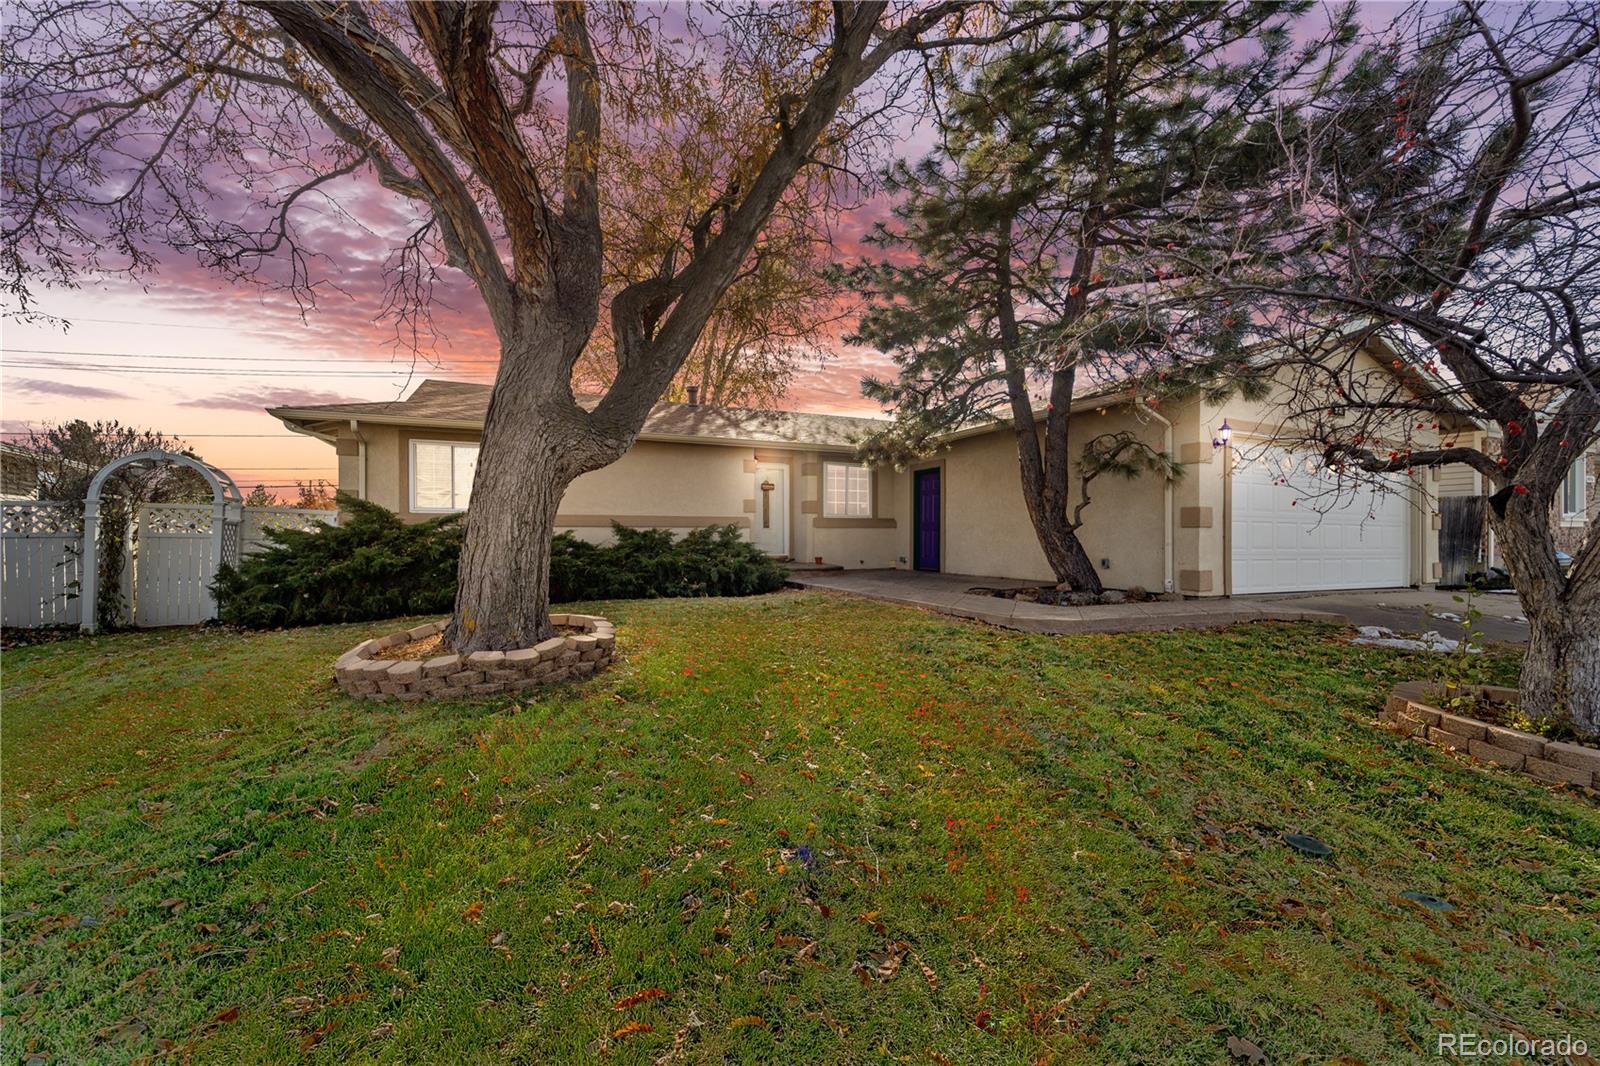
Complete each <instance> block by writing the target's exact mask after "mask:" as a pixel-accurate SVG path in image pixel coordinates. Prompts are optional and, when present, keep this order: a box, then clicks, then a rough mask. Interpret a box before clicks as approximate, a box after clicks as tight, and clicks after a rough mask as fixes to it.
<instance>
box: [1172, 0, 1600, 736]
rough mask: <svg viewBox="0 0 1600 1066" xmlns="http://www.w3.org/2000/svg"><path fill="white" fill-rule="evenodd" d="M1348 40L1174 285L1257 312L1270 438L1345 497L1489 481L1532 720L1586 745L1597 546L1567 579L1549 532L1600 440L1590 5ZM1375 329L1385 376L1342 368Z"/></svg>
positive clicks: (1419, 23) (1411, 26) (1599, 636)
mask: <svg viewBox="0 0 1600 1066" xmlns="http://www.w3.org/2000/svg"><path fill="white" fill-rule="evenodd" d="M1359 44H1360V47H1357V48H1356V49H1354V50H1353V51H1352V53H1351V54H1350V55H1349V56H1348V57H1346V60H1345V61H1344V62H1343V63H1341V64H1339V65H1337V66H1336V67H1333V68H1330V69H1329V71H1328V72H1327V74H1326V76H1325V77H1324V78H1323V79H1322V80H1321V81H1320V82H1319V83H1316V84H1313V85H1310V86H1308V89H1309V90H1314V91H1315V93H1316V96H1315V98H1314V100H1313V102H1312V104H1311V106H1310V107H1309V108H1307V109H1306V110H1305V111H1304V113H1303V114H1302V116H1301V121H1300V122H1299V123H1297V124H1296V125H1294V126H1293V127H1292V128H1291V127H1289V126H1285V127H1284V128H1283V130H1282V136H1281V139H1282V141H1283V144H1284V148H1285V150H1284V154H1283V162H1282V164H1281V166H1279V167H1278V168H1277V170H1276V172H1275V174H1274V175H1273V176H1272V179H1271V180H1270V181H1269V182H1267V183H1266V185H1265V186H1263V187H1261V188H1260V189H1258V190H1257V191H1256V195H1257V200H1256V203H1255V204H1254V205H1253V207H1252V209H1251V211H1250V212H1249V213H1248V214H1247V215H1246V216H1245V217H1244V224H1242V225H1241V226H1240V227H1238V228H1237V229H1235V230H1232V231H1230V232H1226V233H1218V234H1217V235H1216V236H1215V237H1214V238H1213V239H1211V240H1207V241H1201V242H1197V243H1195V244H1193V245H1188V246H1184V247H1180V248H1176V249H1173V250H1170V251H1167V252H1165V253H1164V256H1165V260H1166V269H1168V270H1172V271H1177V272H1181V273H1186V274H1189V275H1191V276H1193V277H1195V278H1196V279H1200V280H1201V281H1202V282H1203V283H1201V284H1197V288H1198V289H1199V290H1200V292H1201V295H1202V298H1203V300H1204V301H1205V302H1208V303H1209V304H1211V305H1212V306H1221V305H1227V306H1229V307H1230V310H1231V313H1234V314H1237V315H1239V316H1241V317H1242V318H1243V317H1247V316H1248V318H1249V320H1250V321H1251V322H1252V332H1253V334H1254V337H1255V340H1256V341H1258V342H1259V344H1260V347H1259V349H1258V351H1259V352H1260V353H1261V354H1260V357H1259V358H1258V360H1257V362H1256V364H1255V365H1254V366H1253V367H1251V368H1250V369H1251V370H1253V371H1255V372H1261V371H1273V372H1276V373H1277V374H1278V377H1279V380H1281V381H1284V382H1286V383H1287V384H1288V387H1287V389H1286V390H1285V391H1284V392H1283V393H1282V394H1281V395H1280V402H1281V404H1282V408H1283V410H1282V414H1283V415H1284V418H1283V425H1284V427H1285V429H1284V432H1283V437H1284V439H1285V440H1287V441H1288V442H1290V443H1295V444H1302V445H1308V446H1310V447H1313V448H1315V449H1316V450H1317V451H1318V452H1320V453H1321V454H1322V456H1323V458H1324V460H1325V462H1326V464H1327V466H1328V467H1329V469H1330V470H1332V471H1333V472H1334V473H1335V475H1336V476H1338V477H1339V478H1341V479H1343V481H1344V483H1345V484H1346V485H1357V484H1361V483H1363V482H1365V483H1368V484H1370V483H1371V482H1372V481H1373V480H1375V479H1376V478H1379V477H1382V476H1384V475H1390V474H1394V473H1397V472H1404V471H1411V470H1419V469H1421V468H1423V467H1429V466H1439V465H1442V464H1448V463H1464V464H1467V465H1469V466H1471V467H1473V468H1474V469H1475V470H1477V471H1478V472H1479V473H1481V474H1482V475H1483V476H1484V477H1485V478H1486V479H1487V484H1488V485H1489V486H1490V489H1489V491H1490V493H1491V494H1492V495H1491V504H1492V508H1491V519H1490V521H1491V524H1492V527H1493V529H1494V531H1495V533H1496V534H1497V538H1496V539H1497V544H1498V547H1499V550H1500V552H1501V554H1502V556H1503V558H1504V560H1505V563H1506V566H1507V569H1508V570H1509V572H1510V574H1511V576H1512V580H1513V582H1514V584H1515V585H1516V587H1517V590H1518V592H1519V593H1520V595H1521V597H1522V605H1523V609H1524V613H1525V614H1526V615H1527V617H1528V620H1529V623H1530V626H1531V633H1532V639H1531V641H1530V646H1529V654H1528V657H1527V659H1526V660H1525V662H1524V667H1523V677H1522V702H1523V707H1524V711H1525V712H1526V713H1528V714H1529V715H1530V716H1531V717H1534V718H1538V717H1550V718H1553V719H1565V720H1569V721H1572V722H1573V723H1575V724H1576V726H1577V728H1579V729H1580V730H1582V731H1584V732H1586V733H1589V734H1590V735H1600V535H1596V532H1595V530H1593V529H1591V530H1590V532H1589V535H1588V538H1587V540H1586V542H1585V543H1584V544H1583V545H1582V547H1581V548H1580V549H1579V550H1578V551H1577V552H1576V553H1575V555H1574V560H1573V563H1572V566H1571V568H1570V570H1569V571H1567V572H1563V570H1562V568H1561V566H1560V565H1559V563H1558V560H1557V556H1556V552H1555V546H1554V541H1553V539H1552V535H1551V512H1552V508H1553V507H1554V504H1555V496H1556V493H1557V491H1558V489H1559V486H1560V484H1561V482H1562V480H1563V478H1564V477H1565V476H1566V474H1567V472H1568V471H1569V470H1570V469H1571V467H1572V464H1573V462H1574V461H1575V460H1576V459H1577V457H1578V456H1580V455H1581V454H1583V453H1584V451H1585V450H1586V449H1588V448H1589V447H1591V446H1592V445H1593V444H1594V443H1595V441H1596V439H1597V435H1600V356H1597V353H1596V340H1597V337H1600V181H1597V180H1596V177H1595V175H1596V168H1597V165H1600V11H1597V9H1596V8H1595V7H1594V5H1592V4H1571V5H1566V4H1538V5H1527V6H1522V7H1511V6H1492V7H1482V8H1480V7H1479V6H1478V5H1477V4H1474V3H1467V4H1463V5H1462V6H1460V7H1453V8H1438V7H1421V8H1418V9H1416V10H1414V11H1412V12H1411V13H1410V14H1409V15H1408V16H1407V17H1405V18H1404V19H1401V20H1398V21H1397V22H1396V23H1395V24H1394V25H1393V26H1390V27H1385V29H1384V30H1383V32H1382V33H1381V35H1379V34H1374V35H1372V36H1371V37H1370V38H1369V39H1367V40H1366V41H1363V42H1359ZM1373 335H1380V336H1382V337H1385V338H1387V339H1388V340H1390V341H1391V342H1393V343H1395V344H1396V345H1397V348H1396V349H1395V351H1394V352H1393V358H1392V361H1389V362H1387V363H1386V364H1385V365H1383V366H1380V367H1377V368H1374V367H1373V366H1372V364H1371V363H1370V361H1364V360H1362V359H1358V358H1356V356H1355V354H1354V353H1355V352H1356V351H1357V350H1358V349H1360V348H1363V347H1364V346H1366V344H1367V338H1369V337H1371V336H1373ZM1474 423H1475V424H1476V425H1477V426H1480V427H1481V428H1482V430H1483V431H1484V432H1481V433H1475V432H1471V429H1472V427H1473V425H1474ZM1332 502H1334V501H1330V503H1332Z"/></svg>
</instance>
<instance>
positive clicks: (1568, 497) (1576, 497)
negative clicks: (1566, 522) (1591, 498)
mask: <svg viewBox="0 0 1600 1066" xmlns="http://www.w3.org/2000/svg"><path fill="white" fill-rule="evenodd" d="M1587 465H1588V464H1587V462H1586V460H1584V459H1583V458H1582V457H1581V456H1580V457H1579V458H1578V459H1577V460H1576V461H1575V462H1574V463H1573V464H1572V465H1571V466H1569V467H1567V476H1566V478H1565V479H1564V480H1563V481H1562V482H1561V515H1562V517H1563V518H1579V517H1581V516H1582V515H1583V512H1584V505H1585V503H1586V501H1585V499H1584V489H1585V487H1586V486H1585V485H1584V483H1583V475H1584V467H1585V466H1587Z"/></svg>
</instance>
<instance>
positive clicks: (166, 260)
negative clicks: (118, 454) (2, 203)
mask: <svg viewBox="0 0 1600 1066" xmlns="http://www.w3.org/2000/svg"><path fill="white" fill-rule="evenodd" d="M346 185H347V187H346V188H344V189H343V190H341V191H340V194H339V195H338V198H339V200H340V201H341V206H349V205H350V204H351V203H354V202H359V201H360V200H361V199H362V198H363V197H365V196H368V195H369V193H368V190H367V189H366V188H364V187H363V186H362V184H361V183H359V182H355V181H351V182H347V183H346ZM881 214H882V205H871V206H869V207H867V208H864V209H862V210H860V211H858V212H854V213H853V214H852V216H851V217H850V218H849V219H847V224H846V225H845V226H844V227H843V228H842V230H841V232H840V234H839V236H840V242H839V243H840V248H841V250H842V253H841V254H847V253H848V252H853V251H855V250H856V248H857V245H856V242H855V239H854V238H855V236H856V235H857V234H859V233H860V232H861V231H863V230H864V229H865V227H866V226H867V225H868V224H870V219H872V218H876V217H881ZM339 238H340V241H341V242H342V243H343V250H342V251H337V254H338V255H339V257H340V258H339V270H338V277H339V284H340V286H341V287H342V288H343V290H344V291H343V292H339V291H334V290H332V289H329V290H328V291H327V292H325V293H324V295H323V297H322V298H321V301H320V303H319V306H318V307H317V308H316V309H315V310H312V311H310V312H309V313H308V314H307V315H306V317H305V319H304V320H302V319H301V317H300V315H299V313H298V311H297V310H296V308H295V307H294V306H293V304H292V303H288V302H286V301H285V300H284V299H283V298H282V297H281V296H280V295H278V294H274V293H270V292H262V291H258V290H254V289H251V288H246V287H240V286H237V285H231V284H229V283H227V282H225V281H223V280H221V279H219V278H217V277H215V276H214V275H211V274H209V273H208V272H206V271H205V270H203V269H201V268H200V267H199V266H197V265H195V264H194V263H192V262H190V261H186V260H185V259H184V257H182V256H179V255H177V254H175V253H167V254H165V255H164V256H163V266H162V269H161V271H160V273H159V274H157V275H155V276H154V277H152V278H150V279H148V281H147V282H146V283H145V284H143V285H139V284H133V283H129V282H127V281H125V280H122V279H117V278H108V279H105V280H102V281H99V282H89V283H86V284H85V285H84V287H83V288H82V289H80V290H77V291H63V290H55V291H50V292H46V293H45V294H44V296H43V298H42V300H41V308H42V309H43V310H44V311H46V312H48V313H50V314H53V315H57V316H60V317H61V318H64V319H66V320H67V321H68V322H69V323H70V327H69V328H68V327H62V326H57V325H36V324H31V323H24V322H18V321H14V320H8V321H6V322H5V323H4V324H3V325H0V330H3V344H4V349H5V358H4V362H3V364H0V372H3V378H0V387H3V394H0V395H3V401H0V402H3V411H0V414H3V419H4V430H5V432H6V434H7V435H6V437H5V438H4V439H6V440H16V439H17V435H18V433H19V431H21V430H24V429H26V428H27V427H28V426H30V425H33V426H37V425H39V424H41V423H46V422H56V421H61V420H65V419H72V418H85V419H90V420H94V419H112V418H114V419H119V420H121V421H122V422H124V423H129V424H132V425H135V426H139V427H149V428H151V429H157V430H160V431H162V432H165V433H170V434H173V435H176V436H180V437H183V438H184V439H185V440H187V441H188V442H189V443H190V444H191V445H193V446H194V448H195V449H196V450H197V451H198V452H199V453H200V454H201V455H202V456H204V457H205V458H206V459H207V460H208V461H210V462H213V463H216V464H218V465H220V466H222V467H223V468H225V469H226V470H228V472H229V473H231V474H232V475H233V476H234V478H235V479H236V480H237V481H238V482H239V484H240V486H241V487H243V488H245V490H246V491H248V489H249V487H250V486H253V485H255V484H258V483H261V484H266V485H268V486H277V488H275V489H274V491H278V492H279V493H280V495H281V494H282V492H283V489H285V488H288V487H290V486H291V485H292V483H293V482H295V481H296V480H303V479H307V478H327V479H329V480H332V479H333V477H334V474H335V462H334V455H333V449H332V448H330V447H329V446H328V445H326V444H323V443H321V442H319V441H315V440H312V439H310V438H307V437H303V436H299V435H296V434H293V433H290V432H289V431H288V430H287V429H285V428H284V427H283V425H282V424H281V423H279V422H278V421H277V420H276V419H274V418H272V417H271V416H269V415H267V414H266V413H265V411H264V410H263V408H265V407H268V406H273V405H278V404H287V403H334V402H338V401H340V400H385V399H393V398H397V397H400V396H403V395H406V394H408V393H409V392H410V391H411V389H412V388H413V387H414V386H415V385H416V383H417V382H418V381H420V380H421V379H422V378H424V377H443V378H450V379H453V380H460V381H481V382H485V383H487V382H490V381H492V380H493V376H494V369H495V361H496V354H497V350H498V348H497V344H496V342H495V339H494V336H493V333H492V331H491V330H490V329H489V327H488V323H487V320H486V316H485V315H484V314H483V312H482V310H481V308H482V304H481V303H480V301H479V299H478V297H477V295H476V293H475V292H474V291H473V290H472V289H471V287H470V285H469V284H468V283H467V282H466V281H465V279H464V278H461V277H460V276H459V275H457V278H456V282H457V284H456V285H453V286H452V287H451V290H450V291H449V292H448V293H447V294H445V295H444V297H443V300H442V304H445V305H448V306H437V307H436V308H435V315H436V318H437V323H438V326H439V329H440V332H441V333H442V334H443V339H442V341H441V343H440V344H439V346H438V350H437V353H436V354H435V355H434V356H433V357H432V358H422V359H414V358H413V357H412V355H411V353H410V352H409V351H407V350H406V349H405V348H403V347H400V346H397V345H396V344H395V336H394V331H393V327H392V326H390V325H378V324H375V323H374V322H373V317H374V309H375V308H376V307H377V306H378V305H379V303H380V301H381V281H380V279H379V276H378V270H377V267H378V265H379V264H381V262H382V257H383V247H384V246H383V243H382V242H381V241H379V240H377V239H375V238H374V237H373V236H372V235H371V234H370V233H364V232H362V229H361V228H360V227H359V226H356V225H353V224H348V223H347V224H346V226H345V227H344V229H343V230H342V231H341V232H340V233H339ZM452 309H453V310H452ZM841 332H842V331H841ZM835 349H836V351H835V355H834V357H833V358H831V359H830V360H829V361H828V362H827V363H826V364H821V365H819V364H817V363H815V362H811V363H808V364H807V365H805V366H804V367H802V369H801V372H800V374H799V375H798V378H797V382H796V387H795V388H794V389H793V390H792V392H791V394H790V396H789V397H788V399H787V401H786V403H785V405H784V406H786V407H790V408H796V409H806V410H815V411H831V412H838V413H853V414H871V413H874V412H875V410H876V408H875V407H874V406H873V405H872V404H871V403H870V402H869V401H866V400H864V399H863V398H862V397H861V395H860V392H859V389H858V382H859V381H860V379H861V376H862V374H863V373H864V372H865V371H866V370H867V368H868V367H874V368H881V366H882V365H883V361H882V359H881V357H879V356H877V354H876V353H874V352H872V351H870V350H851V349H847V348H846V347H845V346H844V345H842V344H839V345H836V346H835ZM46 353H49V354H46Z"/></svg>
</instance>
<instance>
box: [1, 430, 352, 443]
mask: <svg viewBox="0 0 1600 1066" xmlns="http://www.w3.org/2000/svg"><path fill="white" fill-rule="evenodd" d="M35 432H36V431H35V430H31V429H6V430H0V437H31V436H33V435H34V433H35ZM38 432H43V431H38ZM167 436H169V437H182V438H184V439H188V438H190V437H195V438H199V437H231V438H243V437H259V438H262V439H264V440H267V439H270V440H281V441H308V442H312V443H316V444H325V443H326V442H325V441H313V440H312V438H311V437H307V436H305V435H304V434H300V433H290V434H284V433H168V434H167Z"/></svg>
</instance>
